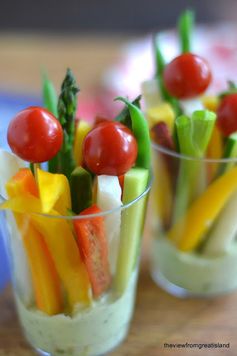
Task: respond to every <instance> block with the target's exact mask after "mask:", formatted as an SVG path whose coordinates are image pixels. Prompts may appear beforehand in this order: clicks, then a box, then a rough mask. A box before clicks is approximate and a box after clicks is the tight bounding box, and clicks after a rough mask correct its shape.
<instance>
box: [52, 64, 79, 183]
mask: <svg viewBox="0 0 237 356" xmlns="http://www.w3.org/2000/svg"><path fill="white" fill-rule="evenodd" d="M78 92H79V88H78V86H77V84H76V80H75V78H74V76H73V73H72V71H71V70H70V69H68V70H67V73H66V77H65V79H64V81H63V83H62V87H61V93H60V96H59V99H58V108H57V109H58V119H59V122H60V123H61V125H62V128H63V133H64V139H63V145H62V148H61V150H60V152H59V153H58V154H57V156H56V158H55V162H56V164H54V165H53V167H51V165H49V166H50V168H51V170H50V171H51V172H52V173H55V172H60V173H63V174H65V175H66V176H67V177H68V178H70V175H71V173H72V171H73V170H74V168H75V167H76V163H75V160H74V155H73V146H74V133H75V115H76V108H77V93H78Z"/></svg>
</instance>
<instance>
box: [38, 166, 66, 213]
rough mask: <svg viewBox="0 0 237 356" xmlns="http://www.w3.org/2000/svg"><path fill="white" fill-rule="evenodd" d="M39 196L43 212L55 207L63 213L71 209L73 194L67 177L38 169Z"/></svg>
mask: <svg viewBox="0 0 237 356" xmlns="http://www.w3.org/2000/svg"><path fill="white" fill-rule="evenodd" d="M37 178H38V188H39V196H40V200H41V204H42V212H43V213H44V214H48V213H49V212H50V211H51V210H52V209H53V208H55V210H56V211H57V212H59V213H60V214H62V215H68V210H69V209H71V194H70V187H69V183H68V180H67V177H66V176H65V175H64V174H56V173H55V174H53V173H49V172H45V171H42V170H41V169H39V168H38V169H37Z"/></svg>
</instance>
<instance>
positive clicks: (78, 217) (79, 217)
mask: <svg viewBox="0 0 237 356" xmlns="http://www.w3.org/2000/svg"><path fill="white" fill-rule="evenodd" d="M152 181H153V174H152V172H151V171H150V174H149V180H148V183H147V186H146V189H145V190H144V191H143V192H142V193H141V194H140V195H138V196H137V197H136V198H135V199H133V200H131V201H130V202H129V203H126V204H124V205H120V206H117V207H116V208H113V209H110V210H105V211H102V212H100V213H95V214H86V215H65V216H63V215H60V214H59V215H51V214H43V213H36V212H29V213H28V212H25V213H23V214H26V215H37V216H40V217H44V218H49V219H61V220H69V221H71V220H85V219H91V218H98V217H105V216H108V215H110V214H114V213H117V212H119V211H121V212H122V211H123V210H126V209H127V208H129V207H131V206H133V205H134V204H135V203H137V202H138V201H139V200H141V199H142V198H143V197H145V196H146V195H147V194H148V193H149V191H150V190H151V186H152ZM1 201H2V202H6V201H8V199H5V198H4V197H3V196H2V195H1V194H0V203H1ZM92 205H93V204H92ZM6 210H7V211H12V210H11V209H6ZM1 211H4V210H0V212H1ZM12 212H13V213H14V211H12ZM16 213H18V212H16ZM19 214H20V213H19Z"/></svg>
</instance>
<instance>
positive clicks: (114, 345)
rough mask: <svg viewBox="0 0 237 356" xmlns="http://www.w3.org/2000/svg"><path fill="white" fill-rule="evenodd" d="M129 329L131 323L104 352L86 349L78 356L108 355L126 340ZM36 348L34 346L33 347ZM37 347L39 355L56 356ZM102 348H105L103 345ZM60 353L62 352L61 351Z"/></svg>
mask: <svg viewBox="0 0 237 356" xmlns="http://www.w3.org/2000/svg"><path fill="white" fill-rule="evenodd" d="M128 330H129V324H128V325H127V326H126V327H125V328H123V330H121V331H120V333H119V335H118V338H117V342H115V343H112V342H111V343H110V347H109V348H108V349H106V350H105V351H104V352H103V353H100V354H95V353H90V352H89V351H86V353H85V352H82V353H81V352H79V353H77V356H80V355H81V356H84V355H85V354H86V355H87V356H92V355H93V356H103V355H108V354H109V353H110V352H112V351H114V350H115V349H116V348H117V347H118V346H119V345H121V344H122V343H123V342H124V340H125V339H126V337H127V335H128ZM100 346H101V345H100ZM33 348H34V347H33ZM34 349H35V351H36V352H37V354H38V355H41V356H55V355H54V354H51V353H49V352H46V351H44V350H41V349H39V348H34ZM102 349H103V347H102ZM60 354H62V353H60ZM64 355H65V356H69V355H68V354H67V355H66V354H64Z"/></svg>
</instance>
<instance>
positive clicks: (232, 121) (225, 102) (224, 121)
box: [217, 93, 237, 136]
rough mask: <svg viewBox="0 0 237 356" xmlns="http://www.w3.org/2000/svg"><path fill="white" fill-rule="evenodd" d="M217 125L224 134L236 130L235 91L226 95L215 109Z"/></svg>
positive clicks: (236, 108)
mask: <svg viewBox="0 0 237 356" xmlns="http://www.w3.org/2000/svg"><path fill="white" fill-rule="evenodd" d="M217 126H218V128H219V129H220V130H221V132H222V133H223V134H224V135H225V136H229V135H230V134H231V133H232V132H234V131H237V93H235V94H229V95H226V96H225V97H224V98H223V99H222V100H221V102H220V105H219V107H218V109H217Z"/></svg>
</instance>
